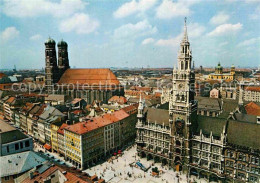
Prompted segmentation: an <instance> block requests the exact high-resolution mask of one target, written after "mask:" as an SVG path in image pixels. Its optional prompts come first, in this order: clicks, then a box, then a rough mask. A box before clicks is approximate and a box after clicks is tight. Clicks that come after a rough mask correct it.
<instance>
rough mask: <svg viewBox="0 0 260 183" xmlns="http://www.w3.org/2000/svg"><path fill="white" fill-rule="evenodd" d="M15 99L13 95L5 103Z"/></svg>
mask: <svg viewBox="0 0 260 183" xmlns="http://www.w3.org/2000/svg"><path fill="white" fill-rule="evenodd" d="M14 100H15V97H10V98H9V99H8V100H7V101H5V103H7V104H11V103H12V102H13V101H14Z"/></svg>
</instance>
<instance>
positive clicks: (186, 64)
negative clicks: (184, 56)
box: [185, 60, 188, 70]
mask: <svg viewBox="0 0 260 183" xmlns="http://www.w3.org/2000/svg"><path fill="white" fill-rule="evenodd" d="M187 69H188V61H187V60H186V63H185V70H187Z"/></svg>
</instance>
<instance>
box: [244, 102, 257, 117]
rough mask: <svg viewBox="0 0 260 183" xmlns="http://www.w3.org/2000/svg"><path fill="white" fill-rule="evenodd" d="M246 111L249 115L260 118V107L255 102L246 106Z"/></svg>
mask: <svg viewBox="0 0 260 183" xmlns="http://www.w3.org/2000/svg"><path fill="white" fill-rule="evenodd" d="M245 109H246V113H247V114H250V115H255V116H260V106H259V105H257V104H256V103H254V102H250V103H249V104H247V105H245Z"/></svg>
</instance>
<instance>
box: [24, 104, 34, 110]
mask: <svg viewBox="0 0 260 183" xmlns="http://www.w3.org/2000/svg"><path fill="white" fill-rule="evenodd" d="M33 106H34V104H33V103H26V104H25V105H24V106H23V107H22V112H29V111H30V110H31V109H32V108H33Z"/></svg>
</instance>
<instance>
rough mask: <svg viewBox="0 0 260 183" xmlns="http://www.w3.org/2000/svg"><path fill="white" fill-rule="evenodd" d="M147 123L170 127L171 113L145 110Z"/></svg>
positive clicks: (163, 110) (161, 110) (155, 109)
mask: <svg viewBox="0 0 260 183" xmlns="http://www.w3.org/2000/svg"><path fill="white" fill-rule="evenodd" d="M144 112H145V116H146V121H147V122H148V121H149V123H156V124H160V125H163V124H164V125H165V126H168V125H169V118H170V116H169V111H168V110H165V109H157V108H145V109H144Z"/></svg>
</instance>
